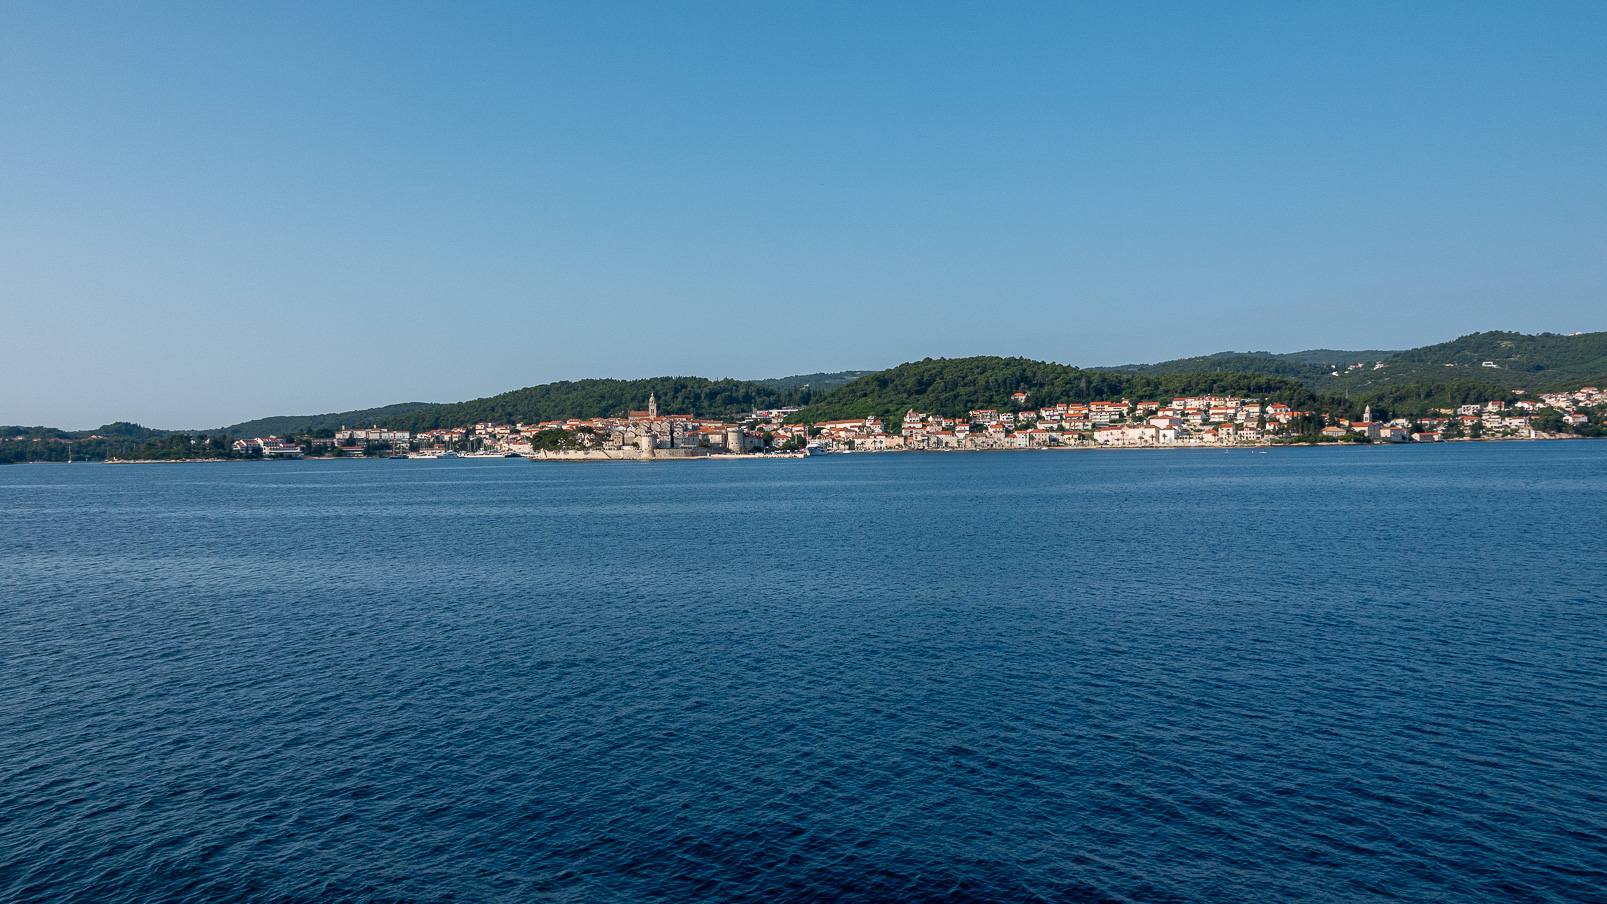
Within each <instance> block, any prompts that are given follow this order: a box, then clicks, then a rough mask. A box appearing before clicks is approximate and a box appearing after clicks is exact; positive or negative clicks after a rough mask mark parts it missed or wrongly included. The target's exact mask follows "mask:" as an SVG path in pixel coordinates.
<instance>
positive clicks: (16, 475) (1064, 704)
mask: <svg viewBox="0 0 1607 904" xmlns="http://www.w3.org/2000/svg"><path fill="white" fill-rule="evenodd" d="M1604 538H1607V442H1572V443H1512V444H1461V445H1452V446H1446V447H1438V448H1378V449H1307V450H1274V451H1273V452H1272V453H1271V454H1268V455H1252V454H1248V453H1244V452H1234V453H1221V452H1184V451H1176V452H1104V453H1100V452H1069V453H1068V452H1058V453H1003V454H948V455H942V454H927V455H854V456H833V457H828V458H824V459H811V460H806V461H769V462H687V463H683V462H667V463H656V464H639V463H617V464H615V463H607V464H533V463H529V462H524V461H517V460H510V461H436V462H427V461H409V462H389V461H347V462H278V463H273V462H268V463H234V464H194V465H150V466H108V465H83V464H79V465H30V466H13V467H9V468H0V901H35V900H50V901H95V902H145V901H195V902H220V901H263V902H270V901H272V902H278V901H293V902H300V901H307V902H312V901H329V900H351V901H394V900H401V901H420V902H425V901H446V900H456V901H507V902H514V901H576V902H579V901H586V902H590V901H599V902H640V901H694V900H696V901H743V902H760V901H764V902H771V901H815V900H827V901H845V902H857V901H866V902H869V901H875V902H893V901H1040V900H1041V901H1107V900H1133V901H1315V900H1324V901H1376V900H1409V901H1428V900H1434V901H1498V900H1499V901H1587V900H1595V901H1601V900H1604V899H1607V591H1604V589H1603V588H1604V584H1607V581H1604V579H1607V565H1604V542H1607V539H1604Z"/></svg>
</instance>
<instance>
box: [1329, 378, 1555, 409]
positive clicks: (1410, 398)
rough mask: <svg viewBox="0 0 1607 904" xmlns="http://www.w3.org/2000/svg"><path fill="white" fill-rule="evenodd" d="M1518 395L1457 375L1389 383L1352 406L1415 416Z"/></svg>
mask: <svg viewBox="0 0 1607 904" xmlns="http://www.w3.org/2000/svg"><path fill="white" fill-rule="evenodd" d="M1574 388H1578V387H1574ZM1518 398H1519V397H1518V396H1516V395H1513V394H1512V392H1511V391H1509V390H1507V389H1503V388H1502V387H1500V386H1496V385H1495V384H1493V383H1485V382H1482V381H1479V380H1467V379H1456V380H1447V381H1444V382H1441V383H1405V384H1401V385H1399V386H1388V387H1385V388H1383V389H1379V390H1377V391H1375V392H1371V393H1368V394H1366V395H1361V396H1356V397H1354V398H1352V399H1351V402H1350V406H1351V407H1355V406H1356V405H1371V406H1372V407H1373V410H1374V411H1375V412H1382V413H1384V414H1385V416H1387V417H1415V416H1419V415H1427V414H1432V413H1433V412H1434V411H1435V410H1436V409H1440V408H1455V407H1457V406H1459V405H1475V404H1479V405H1482V404H1483V403H1485V402H1494V401H1500V402H1509V403H1510V402H1514V401H1517V399H1518Z"/></svg>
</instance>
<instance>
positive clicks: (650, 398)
mask: <svg viewBox="0 0 1607 904" xmlns="http://www.w3.org/2000/svg"><path fill="white" fill-rule="evenodd" d="M647 416H648V417H658V393H655V392H650V393H648V394H647Z"/></svg>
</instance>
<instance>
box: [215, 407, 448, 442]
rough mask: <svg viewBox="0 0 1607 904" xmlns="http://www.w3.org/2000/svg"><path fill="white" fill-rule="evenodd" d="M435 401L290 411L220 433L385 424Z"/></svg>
mask: <svg viewBox="0 0 1607 904" xmlns="http://www.w3.org/2000/svg"><path fill="white" fill-rule="evenodd" d="M435 407H437V403H434V402H399V403H397V404H395V405H386V406H384V407H382V408H363V409H360V410H358V411H337V412H333V413H330V414H287V415H281V416H278V417H261V418H257V419H256V420H254V421H244V422H242V423H239V424H234V425H233V426H229V427H219V428H218V429H217V430H216V431H214V432H216V433H226V434H228V435H230V436H284V435H285V434H287V433H307V432H309V431H312V430H335V429H338V428H340V427H367V426H370V425H371V424H378V423H383V422H384V421H385V420H386V419H388V418H392V417H396V416H398V415H402V414H409V413H411V412H414V411H420V410H423V409H425V408H435Z"/></svg>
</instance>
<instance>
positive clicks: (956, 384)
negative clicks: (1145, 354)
mask: <svg viewBox="0 0 1607 904" xmlns="http://www.w3.org/2000/svg"><path fill="white" fill-rule="evenodd" d="M1015 392H1027V393H1030V396H1029V398H1028V400H1027V407H1030V408H1036V407H1040V406H1043V405H1053V404H1056V403H1059V402H1090V401H1094V400H1096V399H1121V398H1131V399H1133V400H1135V401H1144V400H1157V401H1170V400H1171V399H1172V398H1173V397H1175V396H1189V395H1207V394H1214V395H1240V396H1250V397H1254V398H1260V399H1264V400H1266V401H1269V402H1271V401H1278V402H1285V403H1287V404H1289V405H1292V406H1294V407H1296V408H1302V409H1304V408H1314V407H1319V406H1322V407H1327V404H1325V403H1324V400H1321V399H1319V398H1318V397H1317V395H1316V394H1315V393H1313V392H1312V391H1311V390H1310V389H1308V388H1307V387H1306V386H1304V385H1302V384H1301V383H1299V382H1296V381H1294V380H1289V379H1286V378H1284V377H1279V376H1271V375H1266V374H1253V373H1188V374H1165V375H1156V376H1146V375H1138V374H1119V373H1111V372H1109V371H1097V370H1082V369H1080V368H1077V367H1070V366H1067V365H1064V364H1052V363H1049V362H1046V361H1033V360H1029V359H1027V358H996V357H976V358H938V359H932V358H927V359H925V360H922V361H914V362H911V363H908V364H900V365H899V366H897V367H895V368H892V369H891V370H884V371H881V372H879V373H874V374H871V375H869V376H865V377H861V378H859V379H858V380H855V381H854V382H852V383H849V384H847V385H846V386H843V387H842V388H840V389H837V390H835V391H833V392H832V393H830V394H829V395H827V396H825V397H824V398H822V399H820V400H819V401H817V402H815V403H813V404H811V405H809V406H808V407H806V408H805V409H804V410H803V411H801V412H799V414H798V415H797V416H796V418H795V420H802V421H809V422H819V421H826V420H839V419H843V418H855V417H868V416H870V415H873V414H874V415H877V416H879V417H881V418H882V419H883V420H886V421H888V422H889V424H893V423H897V422H898V421H900V420H901V419H902V417H903V415H904V412H905V411H907V410H909V409H911V408H914V409H915V410H917V411H922V412H926V413H929V414H941V415H944V416H946V417H959V416H963V415H964V414H965V413H966V412H967V411H970V410H972V409H976V408H997V409H1000V410H1008V409H1010V408H1012V407H1014V406H1012V404H1011V401H1010V396H1011V394H1012V393H1015ZM1332 404H1335V405H1340V406H1342V405H1343V401H1342V400H1341V401H1339V402H1333V403H1332Z"/></svg>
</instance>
